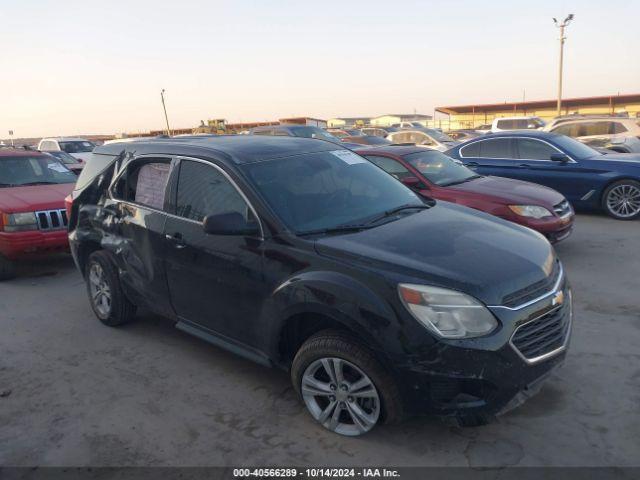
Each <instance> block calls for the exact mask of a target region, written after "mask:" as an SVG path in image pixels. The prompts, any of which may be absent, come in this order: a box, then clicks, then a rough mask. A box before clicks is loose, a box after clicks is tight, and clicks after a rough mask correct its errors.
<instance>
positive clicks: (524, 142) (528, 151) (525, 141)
mask: <svg viewBox="0 0 640 480" xmlns="http://www.w3.org/2000/svg"><path fill="white" fill-rule="evenodd" d="M516 145H517V148H518V153H519V156H520V158H522V159H529V160H551V155H553V154H554V153H560V152H559V151H558V150H556V149H555V148H553V147H552V146H551V145H549V144H546V143H544V142H541V141H539V140H534V139H532V138H519V139H517V140H516Z"/></svg>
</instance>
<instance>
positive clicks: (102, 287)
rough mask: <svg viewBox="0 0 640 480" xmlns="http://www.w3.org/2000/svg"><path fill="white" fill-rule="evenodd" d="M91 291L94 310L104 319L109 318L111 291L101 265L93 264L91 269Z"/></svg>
mask: <svg viewBox="0 0 640 480" xmlns="http://www.w3.org/2000/svg"><path fill="white" fill-rule="evenodd" d="M89 290H90V292H91V302H92V303H93V306H94V308H95V309H96V311H97V312H98V314H99V315H100V316H101V317H102V318H107V317H108V316H109V314H110V313H111V289H110V288H109V285H108V284H107V280H106V276H105V273H104V270H103V269H102V266H101V265H100V264H99V263H93V264H92V265H91V268H90V269H89Z"/></svg>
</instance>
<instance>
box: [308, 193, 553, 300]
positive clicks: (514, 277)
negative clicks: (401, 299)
mask: <svg viewBox="0 0 640 480" xmlns="http://www.w3.org/2000/svg"><path fill="white" fill-rule="evenodd" d="M315 247H316V250H317V252H318V253H319V254H320V255H323V256H326V257H331V258H337V259H340V260H341V261H347V262H351V263H354V264H358V265H361V266H362V267H364V268H367V269H371V270H374V271H376V272H377V273H379V274H381V275H384V276H385V277H386V278H387V279H388V280H390V281H391V282H392V283H399V282H405V283H418V284H426V285H436V286H442V287H446V288H451V289H454V290H459V291H462V292H464V293H467V294H469V295H472V296H474V297H476V298H478V299H479V300H481V301H483V302H484V303H485V304H487V305H500V304H501V303H502V299H503V298H504V297H505V296H506V295H508V294H510V293H513V292H515V291H517V290H520V289H522V288H525V287H528V286H530V285H532V284H533V283H536V282H537V281H540V280H543V279H544V278H546V277H547V273H548V272H546V273H545V270H546V269H548V268H549V266H550V265H551V264H552V261H551V259H552V258H553V256H554V253H553V249H552V247H551V246H550V244H549V242H547V241H546V240H545V239H544V237H542V236H541V235H540V234H538V233H536V232H534V231H533V230H530V229H528V228H525V227H521V226H519V225H516V224H514V223H511V222H507V221H505V220H502V219H499V218H497V217H493V216H490V215H488V214H485V213H482V212H477V211H476V210H472V209H469V208H466V207H462V206H459V205H454V204H451V203H448V202H442V201H439V202H438V203H437V205H436V206H434V207H432V208H430V209H428V210H424V211H422V212H420V213H415V214H412V215H408V216H406V217H403V218H401V219H400V220H396V221H392V222H389V223H386V224H384V225H381V226H379V227H376V228H372V229H369V230H363V231H361V232H356V233H352V234H345V235H337V236H327V237H323V238H320V239H318V240H317V241H316V244H315Z"/></svg>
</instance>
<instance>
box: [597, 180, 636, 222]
mask: <svg viewBox="0 0 640 480" xmlns="http://www.w3.org/2000/svg"><path fill="white" fill-rule="evenodd" d="M602 208H603V209H604V211H605V212H606V213H607V215H609V216H610V217H612V218H615V219H617V220H635V219H636V218H640V182H638V181H636V180H620V181H618V182H614V183H612V184H611V185H609V186H608V187H607V189H606V190H605V191H604V194H603V195H602Z"/></svg>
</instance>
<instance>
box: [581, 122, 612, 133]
mask: <svg viewBox="0 0 640 480" xmlns="http://www.w3.org/2000/svg"><path fill="white" fill-rule="evenodd" d="M611 126H612V123H611V122H589V123H583V124H582V129H581V130H582V131H581V132H580V135H581V136H585V137H588V136H590V135H609V134H610V133H611V131H610V129H611Z"/></svg>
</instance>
